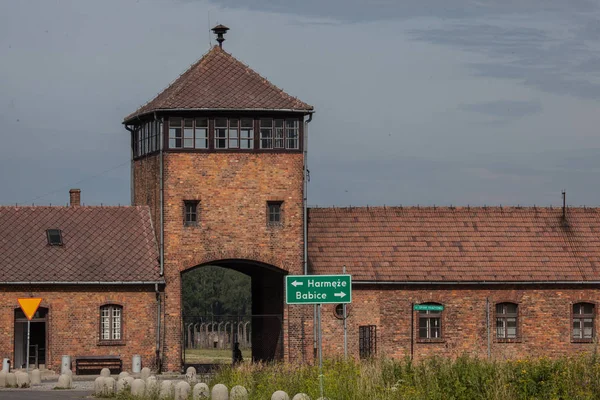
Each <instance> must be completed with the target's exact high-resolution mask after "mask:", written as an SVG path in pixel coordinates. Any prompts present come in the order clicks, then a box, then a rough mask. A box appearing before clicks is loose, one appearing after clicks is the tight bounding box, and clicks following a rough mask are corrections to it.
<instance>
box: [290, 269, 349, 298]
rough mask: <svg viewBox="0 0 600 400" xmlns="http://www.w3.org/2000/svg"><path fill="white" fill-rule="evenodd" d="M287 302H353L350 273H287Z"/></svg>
mask: <svg viewBox="0 0 600 400" xmlns="http://www.w3.org/2000/svg"><path fill="white" fill-rule="evenodd" d="M285 302H286V303H287V304H325V303H352V277H351V276H350V275H287V276H286V277H285Z"/></svg>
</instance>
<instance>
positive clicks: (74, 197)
mask: <svg viewBox="0 0 600 400" xmlns="http://www.w3.org/2000/svg"><path fill="white" fill-rule="evenodd" d="M69 203H70V204H69V205H70V206H71V207H79V206H80V205H81V189H71V190H69Z"/></svg>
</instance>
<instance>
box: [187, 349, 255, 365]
mask: <svg viewBox="0 0 600 400" xmlns="http://www.w3.org/2000/svg"><path fill="white" fill-rule="evenodd" d="M242 357H244V360H251V359H252V349H242ZM185 362H186V363H191V364H231V349H185Z"/></svg>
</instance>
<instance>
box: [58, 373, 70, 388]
mask: <svg viewBox="0 0 600 400" xmlns="http://www.w3.org/2000/svg"><path fill="white" fill-rule="evenodd" d="M56 387H57V388H58V389H71V376H70V375H67V374H61V375H60V376H59V377H58V383H57V384H56Z"/></svg>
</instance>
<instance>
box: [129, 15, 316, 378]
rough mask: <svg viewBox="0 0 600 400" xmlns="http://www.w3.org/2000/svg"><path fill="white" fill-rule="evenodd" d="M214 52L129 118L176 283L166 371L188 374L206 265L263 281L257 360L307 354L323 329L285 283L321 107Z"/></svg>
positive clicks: (136, 196) (297, 253) (147, 201)
mask: <svg viewBox="0 0 600 400" xmlns="http://www.w3.org/2000/svg"><path fill="white" fill-rule="evenodd" d="M227 29H228V28H226V27H224V26H222V25H219V26H217V27H215V28H213V31H214V32H215V33H216V34H217V35H218V38H217V41H218V42H219V45H217V46H214V47H213V48H212V49H210V51H209V52H208V53H206V54H205V55H204V56H203V57H202V58H201V59H200V60H199V61H197V62H196V63H194V64H193V65H192V66H191V67H190V68H189V69H188V70H187V71H185V72H184V73H183V74H182V75H181V76H180V77H179V78H177V79H176V80H175V81H174V82H173V83H171V84H170V85H169V86H168V87H167V88H166V89H165V90H164V91H163V92H161V93H160V94H158V95H157V96H156V97H155V98H154V99H152V100H151V101H150V102H148V103H147V104H145V105H144V106H142V107H141V108H139V109H138V110H137V111H135V112H134V113H133V114H130V115H129V116H127V117H126V118H125V120H124V124H125V126H126V128H127V130H128V131H129V132H130V133H131V145H132V203H133V204H134V205H148V206H149V207H150V209H151V211H152V218H153V224H154V227H155V232H156V235H157V242H158V243H159V246H160V254H161V272H162V273H163V274H164V278H165V281H166V288H165V296H164V298H163V299H162V301H163V303H162V304H163V309H162V316H161V330H162V332H161V336H162V338H163V339H162V344H161V349H162V354H161V355H160V359H161V360H162V362H163V369H165V370H178V369H180V368H181V364H182V363H181V359H182V357H181V355H182V320H181V318H182V317H181V310H182V304H181V276H182V274H183V273H185V272H186V271H189V270H191V269H193V268H196V267H199V266H203V265H218V266H222V267H226V268H231V269H235V270H237V271H240V272H243V273H245V274H247V275H249V276H250V277H251V279H252V314H253V315H280V316H281V320H280V321H281V322H280V323H271V322H269V321H268V320H253V321H252V324H253V326H252V330H253V336H252V356H253V358H254V359H256V360H271V359H284V358H285V359H293V358H298V357H304V356H305V353H306V350H307V349H309V348H310V344H311V340H312V339H311V338H312V336H311V335H312V333H311V331H310V328H307V329H305V328H306V327H305V325H307V324H308V321H305V318H304V317H303V315H302V314H303V310H301V309H294V308H293V307H292V306H285V305H284V296H283V290H284V289H283V277H284V275H286V274H302V273H304V271H305V264H304V229H303V226H304V224H303V221H304V217H305V212H304V202H303V199H304V183H305V182H304V177H305V157H306V152H305V150H306V149H305V143H306V142H305V137H306V133H307V132H306V126H307V122H308V121H310V116H311V114H312V113H313V107H312V106H310V105H308V104H306V103H304V102H302V101H300V100H298V99H297V98H295V97H292V96H290V95H288V94H286V93H285V92H283V91H282V90H281V89H279V88H277V87H276V86H274V85H273V84H271V83H270V82H268V81H267V80H266V79H264V78H263V77H261V76H260V75H258V74H257V73H256V72H254V71H253V70H251V69H250V68H249V67H248V66H246V65H245V64H243V63H242V62H240V61H238V60H237V59H235V58H234V57H233V56H232V55H231V54H229V53H227V52H226V51H225V50H223V48H222V44H223V40H224V38H223V34H225V33H226V31H227Z"/></svg>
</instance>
